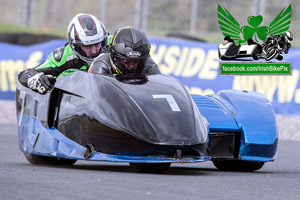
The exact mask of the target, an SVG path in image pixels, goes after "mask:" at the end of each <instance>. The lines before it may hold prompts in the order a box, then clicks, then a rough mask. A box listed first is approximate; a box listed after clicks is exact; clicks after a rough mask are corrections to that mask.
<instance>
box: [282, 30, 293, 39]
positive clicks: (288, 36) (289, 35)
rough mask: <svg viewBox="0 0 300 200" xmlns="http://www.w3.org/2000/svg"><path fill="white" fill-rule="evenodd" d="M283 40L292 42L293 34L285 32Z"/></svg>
mask: <svg viewBox="0 0 300 200" xmlns="http://www.w3.org/2000/svg"><path fill="white" fill-rule="evenodd" d="M284 38H285V39H286V40H287V41H288V42H291V41H292V40H293V38H294V35H293V33H292V32H291V31H287V32H286V33H285V36H284Z"/></svg>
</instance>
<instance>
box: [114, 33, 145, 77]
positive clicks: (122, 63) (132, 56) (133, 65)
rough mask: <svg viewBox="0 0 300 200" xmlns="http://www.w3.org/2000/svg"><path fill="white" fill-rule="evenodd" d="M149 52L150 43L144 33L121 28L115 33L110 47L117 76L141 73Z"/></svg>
mask: <svg viewBox="0 0 300 200" xmlns="http://www.w3.org/2000/svg"><path fill="white" fill-rule="evenodd" d="M149 51H150V43H149V41H148V38H147V37H146V35H145V33H144V32H143V31H141V30H139V29H137V28H131V27H125V28H120V29H118V30H116V31H115V33H114V35H113V37H112V39H111V42H110V45H109V56H110V59H111V64H112V68H113V70H114V71H115V72H116V73H117V74H130V73H141V72H142V70H143V68H144V67H145V62H146V60H147V58H148V57H149Z"/></svg>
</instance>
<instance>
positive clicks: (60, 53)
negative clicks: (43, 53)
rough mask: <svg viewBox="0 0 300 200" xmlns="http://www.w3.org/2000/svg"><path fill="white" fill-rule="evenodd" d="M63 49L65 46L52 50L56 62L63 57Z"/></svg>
mask: <svg viewBox="0 0 300 200" xmlns="http://www.w3.org/2000/svg"><path fill="white" fill-rule="evenodd" d="M64 50H65V47H60V48H57V49H55V50H54V51H53V57H54V59H55V60H56V61H57V62H60V61H61V58H62V57H63V54H64Z"/></svg>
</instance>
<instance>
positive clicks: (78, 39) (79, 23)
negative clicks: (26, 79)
mask: <svg viewBox="0 0 300 200" xmlns="http://www.w3.org/2000/svg"><path fill="white" fill-rule="evenodd" d="M68 40H69V44H70V46H71V48H72V50H73V52H74V53H75V55H76V56H77V57H78V58H80V59H81V60H83V61H85V62H86V63H87V64H88V65H90V64H91V62H92V61H93V58H94V57H96V56H98V55H99V53H100V51H101V48H102V47H104V46H105V45H106V43H107V32H106V28H105V26H104V25H103V24H102V23H101V21H100V20H99V19H97V18H96V17H95V16H93V15H89V14H83V13H81V14H78V15H76V16H75V17H74V18H73V19H72V20H71V22H70V24H69V26H68Z"/></svg>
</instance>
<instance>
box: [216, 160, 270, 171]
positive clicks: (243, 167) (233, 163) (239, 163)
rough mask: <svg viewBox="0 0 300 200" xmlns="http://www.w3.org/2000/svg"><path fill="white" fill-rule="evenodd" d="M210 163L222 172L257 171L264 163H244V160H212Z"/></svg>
mask: <svg viewBox="0 0 300 200" xmlns="http://www.w3.org/2000/svg"><path fill="white" fill-rule="evenodd" d="M212 162H213V164H214V165H215V167H216V168H218V169H219V170H222V171H244V172H251V171H255V170H259V169H261V168H262V167H263V165H264V164H265V163H264V162H255V161H244V160H214V161H212Z"/></svg>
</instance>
